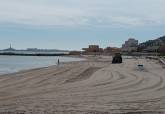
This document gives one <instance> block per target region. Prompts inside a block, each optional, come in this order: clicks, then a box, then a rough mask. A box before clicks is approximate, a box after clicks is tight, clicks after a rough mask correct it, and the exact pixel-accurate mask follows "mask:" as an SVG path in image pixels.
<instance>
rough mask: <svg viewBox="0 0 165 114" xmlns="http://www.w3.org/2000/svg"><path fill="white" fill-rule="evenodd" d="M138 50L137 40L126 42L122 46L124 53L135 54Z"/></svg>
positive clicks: (131, 39) (132, 39)
mask: <svg viewBox="0 0 165 114" xmlns="http://www.w3.org/2000/svg"><path fill="white" fill-rule="evenodd" d="M137 49H138V40H135V39H134V38H130V39H128V41H125V43H124V44H123V45H122V51H124V52H135V51H137Z"/></svg>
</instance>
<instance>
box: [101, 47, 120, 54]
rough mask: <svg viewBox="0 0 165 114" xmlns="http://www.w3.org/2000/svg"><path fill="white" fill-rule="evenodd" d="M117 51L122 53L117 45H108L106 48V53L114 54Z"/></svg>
mask: <svg viewBox="0 0 165 114" xmlns="http://www.w3.org/2000/svg"><path fill="white" fill-rule="evenodd" d="M115 53H121V49H120V48H117V47H106V48H105V49H104V54H105V55H114V54H115Z"/></svg>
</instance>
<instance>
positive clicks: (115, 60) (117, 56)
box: [112, 53, 123, 64]
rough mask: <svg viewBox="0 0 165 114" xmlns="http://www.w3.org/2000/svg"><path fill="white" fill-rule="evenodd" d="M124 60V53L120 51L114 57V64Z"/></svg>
mask: <svg viewBox="0 0 165 114" xmlns="http://www.w3.org/2000/svg"><path fill="white" fill-rule="evenodd" d="M122 62H123V59H122V55H121V54H120V53H116V54H115V55H114V57H113V59H112V64H120V63H122Z"/></svg>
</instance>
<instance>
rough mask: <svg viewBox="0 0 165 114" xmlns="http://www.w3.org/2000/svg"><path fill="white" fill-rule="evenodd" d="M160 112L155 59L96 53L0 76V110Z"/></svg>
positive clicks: (164, 84)
mask: <svg viewBox="0 0 165 114" xmlns="http://www.w3.org/2000/svg"><path fill="white" fill-rule="evenodd" d="M139 63H140V64H144V70H143V71H140V70H139V69H138V68H137V65H138V64H139ZM133 112H134V113H133ZM163 112H164V113H165V69H164V68H163V66H162V65H161V64H160V63H159V62H158V61H156V60H148V59H131V58H130V59H124V60H123V63H122V64H111V58H110V57H99V58H95V59H94V58H91V59H88V60H87V61H81V62H70V63H65V64H61V65H59V66H50V67H47V68H38V69H33V70H28V71H22V72H18V73H13V74H8V75H2V76H0V114H1V113H2V114H111V113H112V114H122V113H126V114H164V113H163Z"/></svg>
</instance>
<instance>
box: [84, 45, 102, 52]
mask: <svg viewBox="0 0 165 114" xmlns="http://www.w3.org/2000/svg"><path fill="white" fill-rule="evenodd" d="M82 50H84V52H83V53H84V54H101V53H103V48H100V47H99V45H89V47H88V48H83V49H82Z"/></svg>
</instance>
